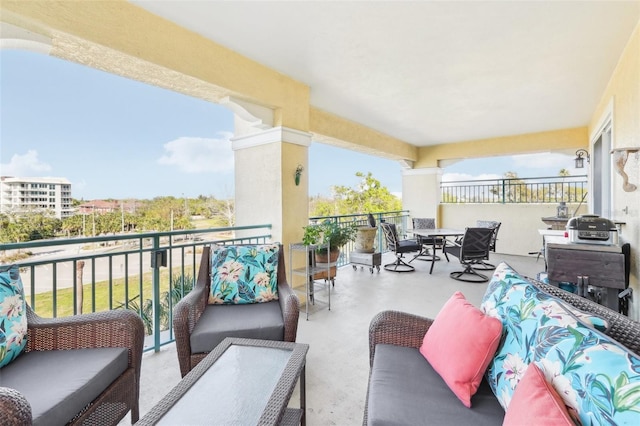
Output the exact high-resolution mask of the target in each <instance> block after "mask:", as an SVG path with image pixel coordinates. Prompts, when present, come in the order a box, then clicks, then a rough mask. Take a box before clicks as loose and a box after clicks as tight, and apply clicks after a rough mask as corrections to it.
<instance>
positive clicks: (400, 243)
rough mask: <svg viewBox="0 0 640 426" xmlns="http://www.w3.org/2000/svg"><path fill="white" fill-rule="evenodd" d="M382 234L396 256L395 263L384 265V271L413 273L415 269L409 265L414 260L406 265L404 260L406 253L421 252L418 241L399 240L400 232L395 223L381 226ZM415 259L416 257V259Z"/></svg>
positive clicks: (385, 223) (386, 223)
mask: <svg viewBox="0 0 640 426" xmlns="http://www.w3.org/2000/svg"><path fill="white" fill-rule="evenodd" d="M380 227H381V228H382V232H384V238H385V240H386V242H387V248H388V249H389V250H390V251H392V252H394V253H395V255H396V260H395V262H392V263H387V264H386V265H384V269H386V270H387V271H392V272H412V271H415V268H414V267H413V266H411V265H409V263H411V261H412V260H413V259H411V260H410V261H409V263H406V262H405V261H404V260H403V257H404V254H405V253H412V252H416V251H417V252H419V251H420V250H421V248H422V246H421V245H420V244H418V242H417V241H416V240H401V239H399V238H398V231H397V230H396V225H395V224H394V223H388V222H383V223H381V224H380ZM414 259H415V257H414Z"/></svg>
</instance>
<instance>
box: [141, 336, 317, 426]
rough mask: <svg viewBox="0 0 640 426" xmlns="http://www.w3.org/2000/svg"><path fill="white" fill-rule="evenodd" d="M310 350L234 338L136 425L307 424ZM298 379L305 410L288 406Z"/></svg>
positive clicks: (302, 407) (200, 365)
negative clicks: (306, 409)
mask: <svg viewBox="0 0 640 426" xmlns="http://www.w3.org/2000/svg"><path fill="white" fill-rule="evenodd" d="M308 350H309V345H307V344H303V343H291V342H277V341H271V340H255V339H238V338H229V337H228V338H226V339H224V340H223V341H222V343H220V344H219V345H218V346H216V348H215V349H214V350H213V351H212V352H211V353H209V355H207V357H206V358H204V359H203V360H202V361H201V362H200V363H199V364H198V365H196V366H195V368H194V369H193V370H191V371H190V372H189V374H187V375H186V376H185V377H184V378H183V379H182V380H181V381H180V382H179V383H178V384H177V385H176V386H175V387H174V388H173V389H172V390H171V391H170V392H169V393H168V394H167V395H166V396H165V397H164V398H163V399H162V400H161V401H160V402H159V403H158V404H156V406H155V407H153V408H152V409H151V411H149V412H148V413H147V414H146V415H145V416H144V417H143V418H141V419H140V421H139V422H137V423H136V425H283V424H285V425H289V424H291V425H297V424H302V425H304V424H305V404H306V401H305V399H306V395H305V360H306V355H307V351H308ZM298 379H299V380H300V408H287V405H288V404H289V400H290V399H291V395H292V394H293V390H294V389H295V386H296V383H297V382H298Z"/></svg>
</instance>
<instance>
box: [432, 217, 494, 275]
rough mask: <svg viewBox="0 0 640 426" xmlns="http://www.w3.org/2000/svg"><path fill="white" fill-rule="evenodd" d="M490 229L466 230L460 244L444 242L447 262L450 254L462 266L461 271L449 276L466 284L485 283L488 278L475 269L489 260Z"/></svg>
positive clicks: (491, 232) (491, 231) (491, 233)
mask: <svg viewBox="0 0 640 426" xmlns="http://www.w3.org/2000/svg"><path fill="white" fill-rule="evenodd" d="M492 235H493V230H492V229H491V228H467V229H465V232H464V236H463V237H462V241H461V242H460V243H457V242H453V241H445V245H444V247H443V252H444V255H445V256H446V258H447V261H448V260H449V256H448V255H449V254H452V255H454V256H456V257H457V258H458V260H460V263H461V264H462V265H463V266H464V269H463V270H462V271H454V272H451V273H450V274H449V276H450V277H451V278H453V279H455V280H458V281H466V282H472V283H473V282H486V281H489V277H488V276H486V275H484V274H481V273H480V272H478V271H477V270H476V268H475V266H476V265H478V264H481V263H482V261H483V260H487V259H489V245H490V244H491V236H492Z"/></svg>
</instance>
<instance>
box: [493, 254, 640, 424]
mask: <svg viewBox="0 0 640 426" xmlns="http://www.w3.org/2000/svg"><path fill="white" fill-rule="evenodd" d="M565 305H566V304H565V302H563V301H561V300H560V299H557V298H555V297H553V296H551V295H549V294H547V293H545V292H543V291H541V290H539V289H538V288H536V287H535V286H533V285H531V283H529V282H528V281H527V280H526V279H524V278H523V277H521V276H520V275H518V274H517V273H516V272H515V271H513V270H512V269H511V268H510V267H509V266H508V265H506V264H504V263H503V264H500V265H499V266H498V268H496V272H495V274H494V276H493V279H492V280H491V282H490V283H489V286H488V288H487V292H486V294H485V296H484V298H483V301H482V305H481V308H482V310H483V311H484V312H485V313H486V314H487V315H491V316H495V317H497V318H499V319H500V320H501V321H502V323H503V330H504V336H503V340H502V342H501V344H500V345H499V346H498V350H497V352H496V355H495V356H494V358H493V360H492V362H491V363H490V364H489V368H488V369H487V373H486V375H487V379H488V381H489V384H490V385H491V387H492V389H493V391H494V393H495V395H496V397H497V398H498V400H499V401H500V403H501V404H502V406H503V407H504V408H505V410H507V409H508V406H509V403H510V401H511V397H512V396H513V393H514V390H515V388H516V386H517V385H518V383H519V382H520V379H521V378H522V376H523V375H524V372H525V371H526V369H527V367H528V365H529V364H531V363H532V362H535V363H536V364H537V365H538V366H539V367H540V369H541V371H542V372H543V373H544V375H545V378H546V380H547V382H549V383H550V384H551V385H552V386H553V387H554V389H555V390H556V391H557V392H558V394H559V395H560V396H561V397H562V399H563V400H564V402H565V404H566V406H567V409H568V412H569V414H570V415H571V416H572V417H573V418H574V419H576V420H577V422H578V423H580V424H583V425H605V424H609V425H613V424H616V425H617V424H619V425H623V424H629V425H632V424H640V423H638V420H640V357H639V356H638V355H637V354H634V353H633V352H631V350H629V349H627V348H625V347H624V346H622V345H621V344H619V343H617V342H616V341H614V340H613V339H611V338H610V337H608V336H606V335H605V334H603V333H601V332H600V331H598V330H596V329H594V328H592V327H591V326H588V325H587V324H585V323H584V322H582V321H579V320H578V318H577V317H576V316H574V315H573V314H572V313H571V312H570V311H568V310H567V309H566V308H565Z"/></svg>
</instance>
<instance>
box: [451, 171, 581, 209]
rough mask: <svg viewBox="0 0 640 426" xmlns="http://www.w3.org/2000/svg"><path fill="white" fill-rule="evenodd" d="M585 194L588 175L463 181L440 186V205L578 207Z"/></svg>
mask: <svg viewBox="0 0 640 426" xmlns="http://www.w3.org/2000/svg"><path fill="white" fill-rule="evenodd" d="M586 193H587V175H579V176H553V177H538V178H513V179H485V180H466V181H456V182H442V183H441V184H440V200H441V202H442V203H502V204H505V203H558V202H560V201H564V202H567V203H572V202H578V203H579V202H581V201H582V200H583V199H584V197H585V195H586Z"/></svg>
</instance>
